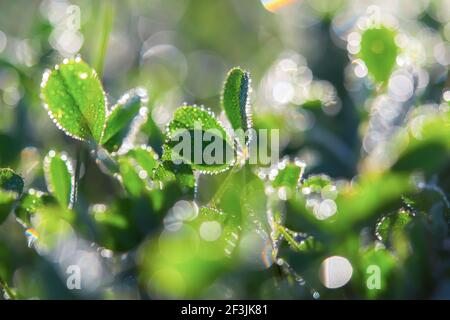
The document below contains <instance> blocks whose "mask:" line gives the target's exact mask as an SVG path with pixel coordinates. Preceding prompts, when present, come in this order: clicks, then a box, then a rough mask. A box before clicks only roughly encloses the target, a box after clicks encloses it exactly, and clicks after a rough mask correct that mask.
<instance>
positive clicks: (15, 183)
mask: <svg viewBox="0 0 450 320" xmlns="http://www.w3.org/2000/svg"><path fill="white" fill-rule="evenodd" d="M0 189H3V190H5V191H14V192H16V193H17V194H18V195H19V196H20V195H21V194H22V191H23V179H22V177H21V176H19V175H17V174H16V173H15V172H14V170H12V169H10V168H2V169H0Z"/></svg>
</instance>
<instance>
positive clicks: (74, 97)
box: [41, 57, 106, 143]
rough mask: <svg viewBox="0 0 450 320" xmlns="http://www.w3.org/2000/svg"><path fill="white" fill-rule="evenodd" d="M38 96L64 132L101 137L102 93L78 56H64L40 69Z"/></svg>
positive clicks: (93, 75)
mask: <svg viewBox="0 0 450 320" xmlns="http://www.w3.org/2000/svg"><path fill="white" fill-rule="evenodd" d="M41 98H42V100H43V102H44V106H45V108H46V109H47V110H48V113H49V116H50V118H51V119H52V120H53V122H55V124H56V125H57V127H58V128H59V129H61V130H63V131H64V132H65V133H66V134H67V135H69V136H71V137H74V138H76V139H79V140H90V139H93V140H94V141H96V142H97V143H99V142H100V141H101V140H102V135H103V131H104V127H105V116H106V96H105V93H104V92H103V87H102V84H101V83H100V80H99V79H98V77H97V73H96V72H95V70H93V69H92V68H91V67H89V66H88V65H87V64H86V63H85V62H84V61H82V60H81V58H79V57H77V58H72V59H64V61H63V63H62V64H60V65H56V66H55V68H54V69H53V70H51V71H46V72H45V73H44V76H43V79H42V84H41Z"/></svg>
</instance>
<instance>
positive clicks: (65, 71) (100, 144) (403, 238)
mask: <svg viewBox="0 0 450 320" xmlns="http://www.w3.org/2000/svg"><path fill="white" fill-rule="evenodd" d="M394 36H395V35H394V33H393V32H392V31H391V30H389V29H386V28H381V29H373V30H371V29H369V30H366V31H365V32H364V34H363V37H362V42H361V47H362V50H361V52H360V56H361V59H363V60H364V62H365V63H366V66H367V68H368V70H369V74H370V75H371V76H372V78H373V80H374V81H375V82H377V83H381V84H382V83H384V82H386V81H387V79H389V76H390V74H391V72H392V69H393V66H394V63H395V58H396V56H397V50H398V48H397V47H396V46H395V43H394V41H393V39H394ZM379 48H383V50H385V51H386V50H387V51H388V52H387V53H386V52H381V53H380V52H379V50H380V49H379ZM379 54H381V55H382V56H383V59H380V58H379ZM386 55H387V56H388V57H387V58H386ZM250 85H251V83H250V76H249V73H248V72H246V71H244V70H242V69H241V68H234V69H232V70H231V71H230V72H229V74H228V76H227V79H226V81H225V85H224V90H223V93H222V99H221V103H222V108H223V110H224V113H225V115H226V117H227V119H228V122H229V125H230V126H229V127H230V128H231V129H229V128H227V126H224V125H222V123H221V121H219V120H218V118H217V117H216V116H215V115H214V113H213V112H212V111H210V110H208V109H206V108H204V107H197V106H189V105H184V106H181V107H180V108H178V109H177V110H176V111H175V113H174V114H173V119H172V120H171V121H170V123H168V125H167V130H166V132H165V138H166V139H165V143H164V145H163V146H162V152H161V153H160V154H158V153H157V152H156V151H155V150H156V148H152V146H150V145H142V144H139V143H138V140H139V139H138V134H139V132H140V130H141V129H142V127H143V126H144V124H146V123H148V122H149V121H152V119H151V118H150V117H149V116H148V110H147V107H146V102H147V100H148V98H147V94H146V92H145V90H144V89H140V88H139V89H134V90H130V91H129V92H127V93H126V94H125V95H124V96H123V97H122V98H121V99H120V100H119V101H118V103H117V104H116V105H115V106H113V107H109V106H108V104H107V100H106V94H105V92H104V90H103V87H102V84H101V82H100V80H99V79H98V76H97V74H96V72H95V70H93V69H92V68H91V67H90V66H89V65H87V64H86V63H85V62H84V61H82V60H81V58H79V57H76V58H72V59H65V60H64V61H63V63H61V64H60V65H57V66H55V68H54V69H53V70H51V71H47V72H46V73H45V74H44V77H43V81H42V85H41V98H42V101H43V103H44V105H45V108H46V109H47V111H48V114H49V116H50V118H51V119H52V120H53V121H54V123H55V124H56V125H57V126H58V128H60V129H61V130H63V131H64V133H66V134H67V135H69V136H71V137H73V138H75V139H77V140H81V141H82V142H81V143H80V148H81V149H82V150H84V149H88V150H89V153H90V155H91V156H92V158H93V159H94V160H95V162H96V163H97V164H98V166H99V167H100V168H101V170H102V171H103V172H104V173H105V174H106V175H108V176H109V177H110V178H111V181H112V182H111V183H116V182H118V183H119V184H120V185H121V190H120V192H119V193H118V194H117V195H115V196H114V197H113V200H112V201H111V202H109V203H97V204H91V205H90V206H88V209H87V210H85V209H84V208H83V206H82V205H79V203H78V202H77V187H78V184H79V180H80V170H81V167H82V164H81V163H80V161H81V158H80V157H77V162H75V161H73V160H72V159H71V158H70V157H69V156H68V155H67V154H66V153H64V152H56V151H53V150H51V151H49V152H48V154H47V156H46V157H45V159H44V165H43V170H44V176H45V180H46V184H47V191H46V192H44V191H38V190H35V189H31V188H28V189H27V190H25V191H24V190H23V189H24V181H23V180H22V178H21V177H20V176H19V175H17V174H16V173H14V171H13V170H11V169H6V168H5V169H1V171H0V201H1V203H0V223H2V222H4V221H5V220H6V218H7V217H8V214H9V213H11V212H14V213H15V215H16V218H17V221H18V222H19V223H20V225H21V226H23V227H24V230H25V231H26V232H28V233H27V236H28V237H29V241H30V245H33V246H35V248H36V249H37V251H38V252H39V253H40V254H41V255H44V256H46V255H51V254H52V253H53V252H54V251H55V250H57V248H58V246H61V244H62V243H64V241H70V237H72V236H73V233H74V232H75V234H77V236H80V237H82V238H83V239H85V240H88V241H90V242H93V243H95V244H96V245H98V246H100V247H102V248H105V249H107V250H110V251H112V252H113V253H114V254H115V255H117V256H119V255H121V254H123V253H128V254H130V255H132V256H133V265H134V266H137V268H132V270H133V271H132V272H133V276H134V277H136V278H137V279H138V286H139V287H140V288H142V289H143V291H144V292H146V293H147V294H150V295H155V296H158V297H201V296H202V295H204V294H205V292H207V290H209V289H210V286H211V284H212V283H214V281H215V280H217V279H220V277H222V276H226V275H228V274H232V273H235V272H239V271H240V269H241V268H243V266H242V262H241V259H238V257H239V256H240V255H242V254H244V255H245V254H246V252H245V246H243V245H242V243H243V242H244V239H248V237H249V235H252V234H255V232H256V234H257V238H258V239H259V240H258V241H262V242H264V243H265V246H264V247H263V248H261V254H260V255H259V257H260V256H262V258H261V260H262V263H263V264H264V268H266V269H269V270H276V271H277V274H278V275H279V276H278V278H279V279H277V280H276V283H277V285H275V287H274V289H276V290H275V291H274V292H276V291H277V290H280V288H281V289H283V288H285V287H284V285H287V289H286V290H287V291H288V292H292V294H293V295H300V296H307V297H309V296H310V293H311V292H312V293H313V296H315V297H317V294H318V292H317V290H318V291H323V292H321V294H322V295H324V294H327V292H324V290H323V289H320V288H323V287H322V285H321V284H320V282H319V278H318V277H317V270H319V268H320V264H321V262H322V261H323V260H324V259H325V258H327V257H329V256H331V255H340V256H344V257H346V258H347V259H349V260H350V261H351V263H352V266H353V268H354V270H353V273H354V274H353V278H352V281H351V283H350V284H349V287H350V288H351V293H352V296H353V297H358V298H359V297H370V298H376V297H393V298H394V297H398V296H402V297H404V296H417V295H418V294H420V293H423V292H426V291H427V288H428V286H429V283H433V281H434V279H431V277H432V276H431V275H433V274H436V272H445V271H442V269H439V270H436V268H437V267H436V266H435V265H434V264H433V263H432V262H431V261H430V262H427V263H421V264H417V263H416V262H417V261H418V260H420V261H422V262H423V261H428V257H429V256H430V254H429V250H432V252H433V253H434V254H436V255H439V254H440V253H441V252H442V251H444V248H443V246H444V244H443V243H444V240H445V239H447V238H448V226H449V225H448V222H449V221H450V220H449V219H450V211H449V210H450V209H449V207H448V200H447V198H446V196H445V193H442V192H439V190H440V189H439V188H438V187H437V186H436V185H434V184H429V183H427V181H430V178H431V177H433V176H434V177H440V178H441V177H442V178H443V179H444V178H445V177H447V179H448V172H449V170H450V168H449V161H448V160H449V159H450V140H449V139H448V136H449V135H448V133H449V126H450V113H449V112H448V111H446V112H442V113H439V114H432V115H427V116H425V117H424V118H422V119H421V134H420V136H418V135H417V134H415V133H414V131H413V129H414V128H412V123H407V124H405V127H406V137H405V135H404V134H403V135H399V137H398V138H397V139H394V141H392V145H391V146H390V148H389V150H386V152H389V155H390V162H389V163H388V164H386V165H385V166H382V167H380V168H375V169H374V168H372V167H370V169H367V170H365V171H362V172H361V174H360V175H359V176H358V178H357V179H355V180H354V181H352V182H351V183H350V182H345V183H340V184H339V183H338V182H337V181H333V180H332V179H330V178H329V177H327V176H324V175H314V174H310V175H307V174H306V173H305V172H307V170H308V168H306V166H305V164H304V163H303V162H301V161H299V160H298V159H289V158H285V159H284V160H283V161H281V162H280V163H278V164H275V165H274V166H273V167H271V168H269V169H267V168H265V167H263V166H260V165H258V164H250V163H249V161H247V160H248V152H247V151H248V150H247V148H248V145H249V140H244V141H242V140H240V139H239V138H238V137H237V135H236V134H235V132H237V131H238V130H244V131H246V130H248V129H251V128H252V126H253V124H252V115H251V107H250V97H249V96H250V91H251V89H250V87H251V86H250ZM197 124H201V130H210V129H214V130H215V132H217V136H216V137H215V139H221V140H222V141H223V142H224V143H223V145H224V147H225V148H226V149H228V151H231V153H232V154H233V159H232V161H229V162H226V163H221V164H216V163H213V164H206V163H200V164H199V163H196V162H194V161H193V159H192V158H188V157H186V156H185V155H183V154H180V153H178V152H177V150H176V148H175V144H174V143H173V141H176V140H177V139H176V138H177V134H178V133H179V131H180V130H182V129H184V130H187V131H189V132H195V131H196V130H199V129H198V126H197ZM257 128H258V127H257ZM405 140H406V141H407V143H406V144H405V143H404V141H405ZM208 145H209V144H208V143H203V144H202V150H204V149H206V148H208ZM175 159H182V160H183V164H176V163H175V162H174V160H175ZM369 160H370V159H368V161H369ZM421 175H422V176H423V181H424V182H421V183H419V184H414V183H413V182H414V181H412V180H414V179H412V178H414V177H417V176H421ZM180 201H181V202H183V201H184V202H183V203H184V204H185V205H184V207H183V208H182V210H181V209H180V210H181V212H178V213H177V212H175V211H176V210H175V209H174V208H177V206H180ZM324 203H325V204H324ZM84 211H87V212H84ZM85 213H86V214H85ZM171 222H173V223H174V225H175V228H174V229H173V230H172V229H171V228H170V226H169V227H168V225H169V224H170V223H171ZM163 226H166V227H165V228H162V227H163ZM163 229H164V230H163ZM30 230H31V231H30ZM430 248H431V249H430ZM0 252H1V251H0ZM371 265H377V266H379V267H380V268H381V275H382V277H381V289H380V290H375V291H373V290H369V289H368V286H367V285H366V279H367V272H366V271H367V268H368V267H369V266H371ZM1 266H2V265H1V264H0V267H1ZM121 271H123V270H121ZM418 274H428V275H430V279H428V280H429V281H430V282H426V281H425V280H423V279H424V278H423V277H420V279H422V283H419V284H418V285H417V286H415V288H416V290H417V291H416V292H414V291H412V290H411V288H410V287H409V286H408V281H406V279H414V278H415V277H416V276H417V275H418ZM7 275H8V272H6V271H2V269H1V268H0V278H6V279H8V277H7ZM263 277H264V276H263ZM2 283H3V286H4V287H5V288H6V287H7V285H6V283H4V281H3V282H2ZM389 283H402V284H403V285H400V286H397V288H400V289H399V292H393V291H390V290H389V286H388V284H389ZM280 284H282V285H280ZM298 291H300V294H298ZM296 292H297V293H296ZM336 292H337V293H336V294H337V295H338V294H340V293H342V292H340V291H339V290H338V291H336ZM16 294H17V295H18V296H24V297H28V294H27V292H26V291H24V292H21V291H20V288H19V289H18V290H17V293H16ZM9 295H10V296H11V295H13V293H9Z"/></svg>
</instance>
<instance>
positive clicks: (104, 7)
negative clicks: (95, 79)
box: [94, 0, 114, 78]
mask: <svg viewBox="0 0 450 320" xmlns="http://www.w3.org/2000/svg"><path fill="white" fill-rule="evenodd" d="M100 2H101V8H100V11H101V12H100V19H99V29H100V30H101V33H100V36H99V39H100V44H99V47H98V49H97V51H96V54H94V57H95V58H94V68H95V70H97V74H98V76H99V77H100V78H101V77H102V75H103V65H104V62H105V56H106V50H107V48H108V42H109V34H110V33H111V29H112V26H113V21H114V5H113V3H112V0H102V1H100Z"/></svg>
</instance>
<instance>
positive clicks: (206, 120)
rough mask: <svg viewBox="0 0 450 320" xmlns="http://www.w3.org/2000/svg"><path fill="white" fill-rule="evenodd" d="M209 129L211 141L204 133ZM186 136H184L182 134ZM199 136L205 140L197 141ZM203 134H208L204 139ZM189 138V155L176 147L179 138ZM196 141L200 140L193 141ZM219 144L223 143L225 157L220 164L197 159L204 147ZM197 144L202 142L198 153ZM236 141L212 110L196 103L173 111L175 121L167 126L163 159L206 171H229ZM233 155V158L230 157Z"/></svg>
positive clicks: (201, 155)
mask: <svg viewBox="0 0 450 320" xmlns="http://www.w3.org/2000/svg"><path fill="white" fill-rule="evenodd" d="M207 131H208V132H210V133H211V137H210V141H211V142H210V143H208V142H207V141H205V140H207V138H206V137H205V132H207ZM183 135H184V136H183ZM196 135H199V136H200V139H201V141H202V142H200V141H198V140H199V139H197V138H196ZM202 137H205V138H203V139H202ZM184 139H188V141H187V144H189V145H190V146H191V152H190V155H184V154H181V152H178V151H177V150H173V148H174V147H175V145H177V144H178V143H179V142H180V140H183V141H184ZM195 140H197V142H194V141H195ZM214 143H218V144H219V145H220V146H221V151H222V154H223V158H222V159H223V160H225V161H223V160H222V161H220V162H219V163H215V162H214V163H211V164H208V163H206V162H205V161H204V160H203V159H200V161H198V160H196V159H195V157H196V155H197V156H200V157H201V158H203V155H204V154H205V153H204V152H205V149H207V148H208V147H211V146H212V144H214ZM196 144H198V145H199V149H198V150H199V151H200V153H199V152H196V150H197V149H196ZM233 152H234V148H233V143H232V140H231V138H230V137H229V135H228V134H227V133H226V131H225V129H224V128H223V127H222V125H221V124H220V123H219V121H218V120H217V119H216V117H215V115H214V114H213V113H212V111H210V110H206V109H204V108H201V107H195V106H183V107H181V108H179V109H177V110H176V111H175V113H174V116H173V120H172V121H171V122H170V123H169V125H168V126H167V138H166V148H165V149H164V155H163V159H164V160H170V161H172V162H176V161H182V162H184V163H187V164H189V165H191V167H192V168H193V169H195V170H199V171H200V172H204V173H217V172H222V171H224V170H227V169H228V168H229V167H230V166H231V165H232V163H233V159H234V157H230V156H227V155H230V154H231V155H233ZM230 158H231V159H230Z"/></svg>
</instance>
